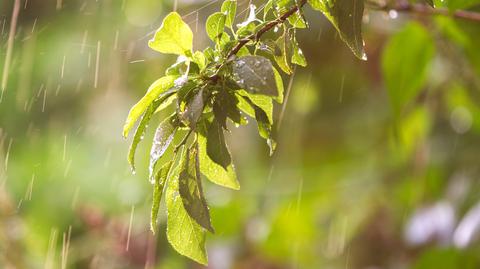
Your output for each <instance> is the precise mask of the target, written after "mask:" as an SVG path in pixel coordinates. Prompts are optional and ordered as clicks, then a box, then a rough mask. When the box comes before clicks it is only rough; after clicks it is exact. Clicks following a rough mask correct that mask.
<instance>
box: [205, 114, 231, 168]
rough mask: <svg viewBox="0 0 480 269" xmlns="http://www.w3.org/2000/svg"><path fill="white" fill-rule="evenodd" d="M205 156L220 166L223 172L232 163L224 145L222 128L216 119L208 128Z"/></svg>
mask: <svg viewBox="0 0 480 269" xmlns="http://www.w3.org/2000/svg"><path fill="white" fill-rule="evenodd" d="M207 155H208V157H210V159H211V160H212V161H214V162H215V163H217V164H219V165H220V166H222V167H223V168H224V169H225V170H227V169H228V166H229V165H230V164H231V163H232V158H231V157H230V153H229V152H228V149H227V145H226V144H225V137H224V134H223V128H222V126H221V125H220V124H219V123H218V121H217V120H216V119H214V120H213V121H212V123H211V124H210V126H209V127H208V133H207Z"/></svg>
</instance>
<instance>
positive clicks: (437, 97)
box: [0, 0, 480, 269]
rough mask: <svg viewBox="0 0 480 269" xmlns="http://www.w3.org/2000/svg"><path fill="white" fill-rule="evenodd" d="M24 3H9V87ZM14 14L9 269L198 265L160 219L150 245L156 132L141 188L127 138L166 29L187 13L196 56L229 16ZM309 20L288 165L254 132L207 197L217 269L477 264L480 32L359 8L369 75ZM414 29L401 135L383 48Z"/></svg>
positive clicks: (32, 0) (3, 201) (63, 7)
mask: <svg viewBox="0 0 480 269" xmlns="http://www.w3.org/2000/svg"><path fill="white" fill-rule="evenodd" d="M14 2H15V0H4V1H1V2H0V29H1V32H0V55H1V57H0V60H1V62H0V68H1V69H0V70H1V73H3V72H4V70H5V68H6V66H5V62H6V61H5V59H6V57H7V47H8V39H9V29H10V25H11V18H12V10H13V6H14ZM19 2H20V9H19V16H18V23H17V27H16V32H15V35H14V39H13V50H12V54H11V63H10V66H9V67H8V71H9V72H8V76H7V80H6V88H5V91H4V92H3V97H2V101H1V103H0V268H8V269H10V268H46V269H50V268H103V269H105V268H202V266H200V265H198V264H195V263H194V262H191V261H189V260H187V259H186V258H183V257H182V256H180V255H179V254H177V253H175V252H174V251H173V250H172V249H171V247H170V246H169V245H168V243H167V241H166V236H165V233H164V229H165V214H163V213H162V214H161V216H160V217H161V221H160V222H161V227H160V228H159V231H160V232H159V234H158V235H157V236H153V235H152V234H151V233H150V231H149V217H150V213H149V209H150V204H151V199H152V197H151V185H150V184H149V182H148V180H147V175H146V171H147V165H148V164H147V158H148V152H149V147H150V144H151V143H150V142H149V141H151V137H152V133H151V132H152V130H150V132H149V134H148V136H147V139H145V141H144V143H142V144H141V147H140V149H139V151H138V154H137V156H138V158H139V160H140V161H139V167H138V173H137V174H135V175H133V174H132V173H131V171H130V169H129V166H128V164H127V161H126V155H127V150H128V144H129V143H128V141H125V140H123V139H122V137H121V131H122V127H123V121H124V119H125V117H126V115H127V113H128V110H129V108H130V107H131V106H132V105H133V104H134V103H135V102H136V101H137V100H138V99H139V98H140V97H141V96H143V93H144V92H145V91H146V89H147V88H148V86H149V85H150V84H151V83H152V82H153V81H154V80H155V79H156V78H158V77H160V76H161V75H162V74H163V72H164V69H165V68H166V67H167V66H169V65H170V64H171V63H172V62H174V61H175V58H173V57H167V56H163V55H160V54H158V53H155V52H154V51H152V50H150V49H149V48H148V47H147V41H148V39H150V38H151V37H152V34H153V32H154V31H155V30H156V29H157V28H158V27H159V25H160V23H161V20H162V18H163V16H164V15H165V14H166V13H168V12H170V11H171V10H173V9H177V10H178V11H179V12H180V14H182V16H184V17H183V18H184V20H185V21H186V22H188V23H189V25H190V27H191V28H192V29H193V31H194V33H195V39H194V46H195V49H203V48H205V47H206V46H209V45H211V44H210V43H209V41H208V40H207V38H206V35H205V33H204V22H205V20H206V18H207V17H208V15H209V14H211V13H212V12H214V11H216V10H218V8H219V7H220V5H221V2H220V1H203V0H202V1H193V0H183V1H178V2H175V1H162V0H123V1H122V0H63V1H62V0H56V1H54V0H28V1H27V0H21V1H19ZM249 2H250V1H248V0H239V10H241V11H244V12H242V13H240V15H239V20H242V19H243V17H244V16H246V15H247V14H246V13H247V12H245V10H247V9H248V5H249ZM253 2H254V3H256V4H257V5H258V6H261V5H262V4H263V1H257V2H255V1H253ZM449 2H452V1H449ZM449 2H448V1H447V2H446V3H447V4H448V3H449ZM459 2H461V3H459ZM475 2H476V1H455V2H454V3H457V4H458V5H457V6H458V7H460V8H470V9H473V10H475V9H476V10H477V11H480V8H479V7H478V6H477V7H475V6H474V3H475ZM477 2H478V1H477ZM438 4H440V5H446V4H445V2H442V3H440V2H438ZM452 5H453V4H452ZM306 16H307V18H308V19H309V21H310V29H308V30H302V31H300V32H299V42H300V44H301V46H302V48H303V51H304V53H305V55H306V57H307V60H308V61H309V66H308V67H307V68H298V69H296V72H295V75H294V76H293V77H291V78H289V77H284V81H285V84H286V85H288V83H291V85H292V87H291V91H290V94H289V97H288V100H287V102H286V105H285V112H284V117H283V119H282V121H281V122H280V124H278V126H277V127H278V130H279V131H278V137H279V139H278V140H279V147H278V151H277V152H276V153H275V155H274V156H273V157H269V156H268V149H267V146H266V145H265V143H264V142H263V141H262V139H261V138H259V137H258V135H257V134H256V126H255V125H254V124H250V125H249V126H248V127H243V128H239V129H233V130H232V132H231V134H229V135H228V140H229V144H230V148H231V151H232V155H233V158H234V161H235V164H236V167H237V173H238V174H239V180H240V182H241V187H242V189H241V190H240V191H231V190H228V189H223V188H220V187H217V186H214V185H212V184H210V183H205V186H204V188H205V189H206V195H207V200H208V202H209V205H210V207H211V214H212V218H213V224H214V227H215V230H216V234H215V235H210V236H209V238H208V251H209V261H210V265H209V268H215V269H222V268H370V269H373V268H436V269H437V268H440V269H442V268H445V269H447V268H448V269H449V268H452V269H453V268H462V269H463V268H467V269H468V268H472V269H474V268H480V243H479V241H478V240H477V239H478V234H479V232H480V203H479V202H480V192H479V187H480V181H479V176H480V170H479V168H480V166H479V164H480V157H479V153H480V139H479V135H480V91H479V90H480V51H479V48H480V23H478V22H468V21H461V20H452V19H450V18H448V17H446V16H443V17H439V16H438V17H433V16H432V17H430V16H425V15H408V14H396V13H392V12H390V13H384V12H373V11H369V10H367V11H366V12H365V16H364V38H365V43H366V52H367V55H368V58H369V60H368V61H366V62H363V61H360V60H358V59H356V58H355V57H354V56H353V54H352V53H351V52H350V51H349V49H348V47H347V46H345V45H344V44H343V42H342V41H341V40H340V38H339V36H338V34H337V33H336V31H335V29H334V28H333V27H332V26H331V25H330V24H329V23H328V21H327V20H326V19H325V18H324V17H323V16H321V15H320V14H319V13H315V12H313V11H312V10H311V9H310V8H307V9H306ZM412 20H416V21H417V22H418V27H423V28H424V29H426V30H427V31H428V33H429V35H430V36H431V38H432V40H433V41H434V47H435V56H434V60H433V61H432V62H431V63H430V64H429V68H428V72H427V75H426V76H427V80H426V83H425V86H424V87H423V88H422V93H421V94H420V95H419V96H418V97H417V98H416V99H415V100H414V101H413V102H411V103H410V104H409V105H408V106H407V107H406V109H405V110H404V111H403V113H402V117H401V119H400V120H398V121H394V120H393V117H392V110H391V108H390V104H389V97H388V94H387V91H386V90H385V83H384V78H383V76H382V70H381V61H382V52H383V48H384V46H385V43H386V42H387V41H388V40H389V39H390V37H391V36H392V35H395V34H396V33H398V32H399V31H401V30H402V29H403V27H404V25H405V24H406V23H408V22H409V21H412ZM420 25H421V26H420ZM398 53H399V55H400V57H397V58H399V59H400V60H401V59H402V55H401V51H399V52H398ZM399 64H400V63H399ZM410 64H415V61H413V62H411V63H410ZM281 111H282V106H278V107H276V113H275V114H276V116H277V119H278V118H280V114H282V112H281ZM161 117H162V115H158V116H157V118H156V119H155V121H156V122H159V120H160V119H161Z"/></svg>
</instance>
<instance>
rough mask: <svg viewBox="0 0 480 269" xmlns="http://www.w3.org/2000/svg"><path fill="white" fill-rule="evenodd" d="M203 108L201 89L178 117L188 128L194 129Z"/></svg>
mask: <svg viewBox="0 0 480 269" xmlns="http://www.w3.org/2000/svg"><path fill="white" fill-rule="evenodd" d="M204 107H205V104H204V101H203V89H201V90H200V91H198V92H197V93H196V94H195V96H194V97H193V98H192V100H190V102H189V103H188V104H187V107H186V109H185V111H184V112H182V113H181V115H180V117H181V118H182V121H183V122H184V123H185V124H187V125H188V126H190V128H192V129H194V128H195V126H196V125H197V121H198V119H199V118H200V116H201V115H202V113H203V108H204Z"/></svg>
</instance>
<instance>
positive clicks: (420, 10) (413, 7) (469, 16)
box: [370, 2, 480, 22]
mask: <svg viewBox="0 0 480 269" xmlns="http://www.w3.org/2000/svg"><path fill="white" fill-rule="evenodd" d="M370 5H371V7H370V9H374V10H378V11H385V12H388V11H390V10H395V11H397V12H404V13H416V14H422V15H430V16H438V15H440V16H447V17H453V18H457V19H463V20H469V21H475V22H480V13H478V12H474V11H467V10H456V11H450V10H448V9H446V8H431V7H429V6H427V5H423V4H410V3H408V2H403V3H398V4H393V5H390V4H387V3H372V2H370Z"/></svg>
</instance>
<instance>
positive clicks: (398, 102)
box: [382, 22, 435, 118]
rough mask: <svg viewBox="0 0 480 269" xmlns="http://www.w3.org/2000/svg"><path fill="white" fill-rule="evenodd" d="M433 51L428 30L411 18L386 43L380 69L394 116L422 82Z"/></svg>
mask: <svg viewBox="0 0 480 269" xmlns="http://www.w3.org/2000/svg"><path fill="white" fill-rule="evenodd" d="M434 51H435V46H434V43H433V40H432V38H431V37H430V35H429V33H428V32H427V31H426V30H425V29H424V28H423V27H422V26H421V25H420V24H418V23H413V22H412V23H409V24H407V25H406V26H405V27H404V28H403V29H402V30H401V31H400V32H399V33H397V34H395V35H394V36H393V37H392V38H391V39H390V41H389V42H388V44H387V45H386V47H385V49H384V51H383V56H382V70H383V74H384V78H385V84H386V87H387V90H388V93H389V96H390V102H391V105H392V109H393V113H394V116H395V118H397V117H398V116H399V115H400V114H401V110H402V109H403V107H404V105H406V104H407V103H408V102H409V101H411V100H412V99H413V98H415V97H416V96H417V95H418V93H419V91H420V90H421V89H422V87H423V86H424V84H425V81H426V78H427V71H428V66H429V64H430V62H431V60H432V58H433V56H434Z"/></svg>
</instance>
